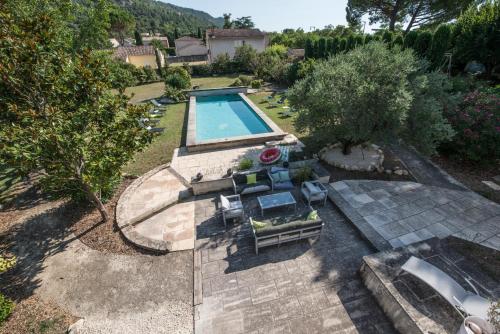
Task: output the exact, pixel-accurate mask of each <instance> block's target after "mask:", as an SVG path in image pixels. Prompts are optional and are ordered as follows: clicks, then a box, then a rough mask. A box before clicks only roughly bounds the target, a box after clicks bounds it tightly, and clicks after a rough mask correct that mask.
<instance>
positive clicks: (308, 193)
mask: <svg viewBox="0 0 500 334" xmlns="http://www.w3.org/2000/svg"><path fill="white" fill-rule="evenodd" d="M300 192H301V193H302V195H303V196H304V198H305V199H306V201H307V205H311V202H318V201H321V202H323V206H324V205H325V204H326V198H327V195H328V190H326V188H325V186H324V185H322V184H321V182H319V181H306V182H302V185H301V187H300Z"/></svg>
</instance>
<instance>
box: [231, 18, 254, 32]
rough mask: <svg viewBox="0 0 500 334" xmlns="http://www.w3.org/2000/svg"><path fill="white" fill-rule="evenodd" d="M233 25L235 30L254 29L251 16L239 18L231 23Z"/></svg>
mask: <svg viewBox="0 0 500 334" xmlns="http://www.w3.org/2000/svg"><path fill="white" fill-rule="evenodd" d="M233 25H234V28H236V29H252V28H254V27H255V23H253V21H252V17H251V16H243V17H239V18H237V19H236V20H234V21H233Z"/></svg>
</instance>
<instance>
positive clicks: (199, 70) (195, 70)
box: [191, 64, 212, 77]
mask: <svg viewBox="0 0 500 334" xmlns="http://www.w3.org/2000/svg"><path fill="white" fill-rule="evenodd" d="M191 72H192V74H193V76H200V77H201V76H208V75H210V74H212V68H211V67H210V65H207V64H203V65H193V66H191Z"/></svg>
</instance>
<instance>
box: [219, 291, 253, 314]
mask: <svg viewBox="0 0 500 334" xmlns="http://www.w3.org/2000/svg"><path fill="white" fill-rule="evenodd" d="M221 299H222V303H223V305H224V311H226V312H227V311H232V310H235V309H238V308H242V307H245V306H250V305H252V298H251V297H250V289H249V288H248V287H243V288H238V289H236V290H229V291H225V292H223V293H222V296H221Z"/></svg>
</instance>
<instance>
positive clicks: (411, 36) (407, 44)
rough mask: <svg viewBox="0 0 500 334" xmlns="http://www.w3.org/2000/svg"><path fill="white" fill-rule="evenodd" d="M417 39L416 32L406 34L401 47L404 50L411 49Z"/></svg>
mask: <svg viewBox="0 0 500 334" xmlns="http://www.w3.org/2000/svg"><path fill="white" fill-rule="evenodd" d="M417 37H418V32H416V31H415V30H412V31H410V32H408V33H407V34H406V36H405V40H404V43H403V47H404V48H405V49H409V48H413V45H415V40H416V39H417Z"/></svg>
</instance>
